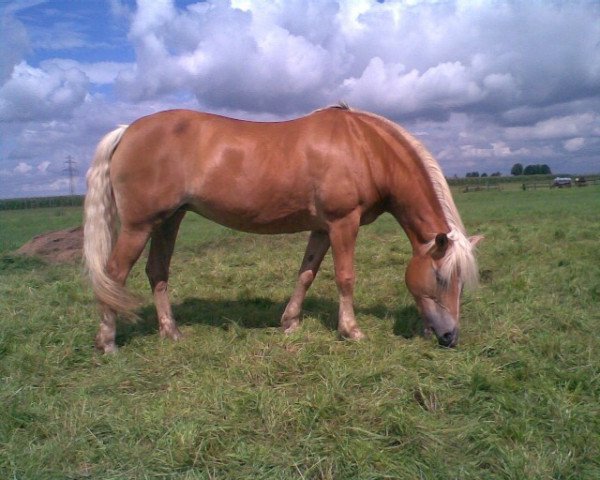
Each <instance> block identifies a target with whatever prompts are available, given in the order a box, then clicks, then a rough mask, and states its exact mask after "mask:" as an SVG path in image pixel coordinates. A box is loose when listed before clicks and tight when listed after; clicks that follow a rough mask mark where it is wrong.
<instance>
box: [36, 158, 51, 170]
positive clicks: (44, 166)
mask: <svg viewBox="0 0 600 480" xmlns="http://www.w3.org/2000/svg"><path fill="white" fill-rule="evenodd" d="M50 165H51V164H50V162H49V161H48V160H45V161H43V162H42V163H39V164H38V166H37V171H38V172H40V173H46V172H47V171H48V167H49V166H50Z"/></svg>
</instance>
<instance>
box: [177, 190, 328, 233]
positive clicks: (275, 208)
mask: <svg viewBox="0 0 600 480" xmlns="http://www.w3.org/2000/svg"><path fill="white" fill-rule="evenodd" d="M248 200H250V199H246V201H244V199H243V198H241V197H240V198H238V199H235V200H231V199H228V200H227V199H223V198H221V199H214V198H213V199H210V198H204V199H201V198H196V199H194V200H192V201H190V202H189V203H188V208H189V210H192V211H194V212H196V213H198V214H200V215H202V216H203V217H205V218H208V219H209V220H212V221H214V222H216V223H219V224H221V225H224V226H226V227H229V228H233V229H235V230H241V231H244V232H250V233H267V234H269V233H271V234H273V233H295V232H302V231H307V230H318V229H320V228H324V225H323V224H321V222H320V221H319V219H318V218H317V215H316V213H315V212H314V211H313V209H311V208H309V207H303V208H291V207H290V206H289V205H285V204H281V203H278V202H276V201H274V202H260V203H253V202H251V201H248Z"/></svg>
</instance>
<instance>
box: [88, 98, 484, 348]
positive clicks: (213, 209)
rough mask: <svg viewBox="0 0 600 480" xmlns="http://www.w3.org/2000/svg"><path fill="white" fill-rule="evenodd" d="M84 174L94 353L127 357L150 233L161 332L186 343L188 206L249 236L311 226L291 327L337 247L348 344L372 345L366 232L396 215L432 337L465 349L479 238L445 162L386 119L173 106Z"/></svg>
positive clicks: (106, 142) (348, 113)
mask: <svg viewBox="0 0 600 480" xmlns="http://www.w3.org/2000/svg"><path fill="white" fill-rule="evenodd" d="M87 180H88V194H87V197H86V200H85V240H84V256H85V260H86V264H87V269H88V271H89V275H90V277H91V283H92V286H93V289H94V293H95V295H96V298H97V300H98V302H99V304H100V307H101V322H100V329H99V332H98V334H97V336H96V347H97V348H98V349H99V350H101V351H103V352H112V351H114V350H116V345H115V330H116V317H117V314H119V313H121V314H130V315H131V314H132V312H133V311H134V310H135V308H136V307H137V306H138V303H137V302H136V300H135V299H134V297H132V296H131V295H130V294H129V293H128V292H127V290H126V289H125V280H126V278H127V276H128V274H129V272H130V270H131V268H132V266H133V265H134V263H135V262H136V261H137V259H138V257H139V256H140V254H141V252H142V250H143V249H144V246H145V245H146V243H147V242H148V240H149V239H150V240H151V243H150V251H149V254H148V263H147V266H146V272H147V274H148V278H149V280H150V286H151V288H152V292H153V295H154V301H155V304H156V309H157V313H158V321H159V328H160V335H161V336H163V337H169V338H172V339H178V338H180V337H181V333H180V331H179V329H178V328H177V324H176V323H175V320H174V318H173V314H172V311H171V304H170V301H169V297H168V293H167V284H168V278H169V264H170V260H171V255H172V253H173V247H174V244H175V238H176V236H177V231H178V228H179V225H180V223H181V220H182V219H183V217H184V215H185V213H186V212H187V211H189V210H191V211H194V212H196V213H198V214H200V215H202V216H203V217H206V218H208V219H210V220H213V221H215V222H217V223H220V224H221V225H225V226H227V227H230V228H234V229H237V230H242V231H245V232H254V233H267V234H274V233H293V232H300V231H310V232H311V233H310V236H309V239H308V245H307V247H306V252H305V254H304V259H303V260H302V264H301V266H300V271H299V274H298V279H297V283H296V287H295V290H294V292H293V293H292V296H291V299H290V300H289V303H288V304H287V307H286V308H285V311H284V312H283V316H282V318H281V325H282V327H283V330H284V331H285V332H291V331H293V330H295V329H296V328H297V327H298V326H299V322H300V312H301V307H302V303H303V301H304V297H305V296H306V292H307V290H308V288H309V287H310V285H311V283H312V282H313V280H314V279H315V276H316V275H317V271H318V270H319V265H320V264H321V261H322V260H323V257H324V256H325V254H326V252H327V250H328V249H329V247H330V246H331V249H332V252H333V261H334V268H335V280H336V283H337V287H338V291H339V302H340V303H339V319H338V331H339V333H340V334H341V335H342V336H343V337H345V338H349V339H360V338H362V337H363V333H362V332H361V330H360V329H359V327H358V324H357V323H356V320H355V316H354V308H353V290H354V280H355V273H354V248H355V243H356V237H357V233H358V228H359V227H360V226H361V225H365V224H368V223H371V222H373V221H374V220H375V219H376V218H377V217H378V216H379V215H381V214H382V213H383V212H389V213H391V214H392V215H393V216H394V217H395V218H396V219H397V221H398V222H399V223H400V225H401V226H402V227H403V229H404V231H405V232H406V235H407V236H408V238H409V240H410V243H411V244H412V250H413V257H412V259H411V261H410V263H409V265H408V268H407V271H406V284H407V286H408V288H409V290H410V292H411V293H412V295H413V296H414V298H415V300H416V303H417V306H418V309H419V311H420V313H421V316H422V317H423V320H424V325H425V330H426V331H429V332H431V331H433V332H434V333H435V334H436V336H437V338H438V340H439V343H440V344H441V345H444V346H447V347H452V346H454V345H456V343H457V340H458V321H459V304H460V295H461V291H462V289H463V286H464V285H468V284H474V283H476V282H477V276H478V271H477V265H476V261H475V257H474V251H473V250H474V249H473V247H474V245H475V244H476V243H477V242H478V241H479V240H480V239H481V237H471V238H467V236H466V233H465V228H464V226H463V223H462V221H461V219H460V216H459V214H458V211H457V210H456V206H455V204H454V201H453V199H452V195H451V193H450V190H449V188H448V185H447V183H446V180H445V178H444V176H443V174H442V171H441V169H440V167H439V165H438V164H437V162H436V161H435V160H434V158H433V157H432V156H431V155H430V154H429V152H428V151H427V150H426V149H425V148H424V147H423V145H422V144H421V143H419V142H418V141H417V140H416V139H415V138H413V137H412V136H411V135H410V134H409V133H407V132H406V131H405V130H403V129H402V128H401V127H399V126H398V125H396V124H394V123H392V122H391V121H389V120H386V119H384V118H382V117H379V116H377V115H374V114H371V113H366V112H360V111H355V110H351V109H349V108H348V107H347V106H345V105H342V106H336V107H329V108H324V109H322V110H317V111H315V112H313V113H311V114H310V115H307V116H305V117H302V118H298V119H295V120H290V121H284V122H272V123H261V122H250V121H242V120H235V119H231V118H226V117H222V116H218V115H212V114H208V113H199V112H193V111H186V110H172V111H166V112H161V113H156V114H153V115H150V116H147V117H143V118H141V119H139V120H137V121H135V122H134V123H133V124H131V125H130V126H121V127H119V128H117V129H116V130H114V131H113V132H111V133H109V134H107V135H106V136H105V137H104V138H103V139H102V140H101V141H100V143H99V144H98V147H97V150H96V154H95V157H94V160H93V163H92V166H91V167H90V170H89V172H88V175H87ZM118 223H119V224H120V228H119V229H118V230H119V231H118V234H117V224H118Z"/></svg>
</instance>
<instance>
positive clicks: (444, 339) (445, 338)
mask: <svg viewBox="0 0 600 480" xmlns="http://www.w3.org/2000/svg"><path fill="white" fill-rule="evenodd" d="M437 339H438V343H439V344H440V345H441V346H442V347H446V348H454V347H456V345H457V344H458V328H455V329H454V330H452V331H450V332H446V333H444V334H443V335H437Z"/></svg>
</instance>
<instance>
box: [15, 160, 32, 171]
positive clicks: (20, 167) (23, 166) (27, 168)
mask: <svg viewBox="0 0 600 480" xmlns="http://www.w3.org/2000/svg"><path fill="white" fill-rule="evenodd" d="M32 169H33V167H32V166H31V165H29V164H28V163H25V162H19V164H18V165H17V166H16V167H15V168H14V172H15V173H20V174H25V173H29V172H31V170H32Z"/></svg>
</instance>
